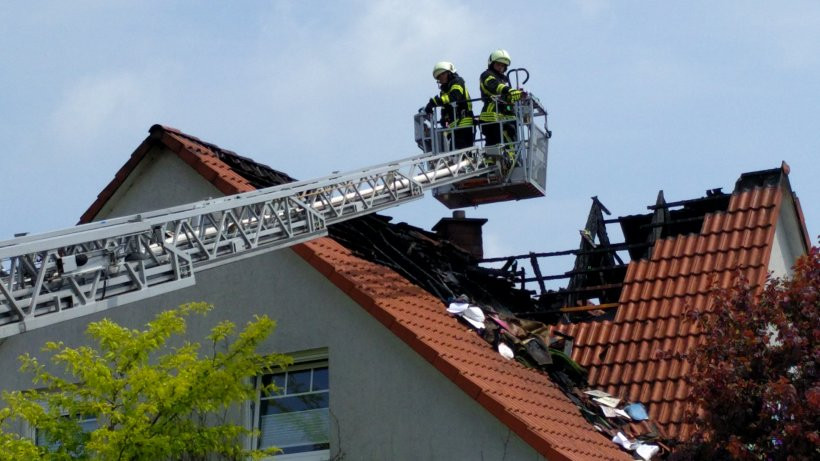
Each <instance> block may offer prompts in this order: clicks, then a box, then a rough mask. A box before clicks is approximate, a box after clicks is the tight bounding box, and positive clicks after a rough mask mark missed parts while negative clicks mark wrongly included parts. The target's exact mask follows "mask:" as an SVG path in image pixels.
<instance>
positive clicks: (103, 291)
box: [0, 98, 549, 338]
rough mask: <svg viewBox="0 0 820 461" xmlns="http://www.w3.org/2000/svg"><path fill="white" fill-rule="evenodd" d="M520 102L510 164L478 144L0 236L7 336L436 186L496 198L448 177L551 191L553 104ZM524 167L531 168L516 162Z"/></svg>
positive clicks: (172, 285)
mask: <svg viewBox="0 0 820 461" xmlns="http://www.w3.org/2000/svg"><path fill="white" fill-rule="evenodd" d="M515 113H516V115H515V118H516V120H515V123H516V126H517V130H518V131H519V134H518V139H517V141H516V143H515V146H516V147H515V151H516V164H515V167H514V168H513V169H512V170H506V171H504V168H503V167H502V166H501V165H500V162H496V163H495V164H493V165H492V166H490V165H489V164H488V162H487V161H486V159H487V158H489V157H493V158H494V159H497V158H499V157H500V153H499V146H489V147H486V148H485V147H483V146H481V145H480V144H479V146H477V147H474V148H467V149H461V150H455V151H452V152H441V151H439V150H436V151H434V152H432V153H428V154H426V155H421V156H416V157H410V158H406V159H404V160H399V161H396V162H391V163H386V164H382V165H377V166H373V167H370V168H365V169H362V170H358V171H353V172H349V173H345V174H334V175H331V176H326V177H324V178H319V179H315V180H308V181H298V182H293V183H288V184H283V185H280V186H275V187H270V188H267V189H260V190H256V191H252V192H248V193H243V194H237V195H232V196H229V197H223V198H219V199H213V200H204V201H200V202H194V203H190V204H186V205H180V206H176V207H171V208H165V209H162V210H156V211H151V212H146V213H141V214H137V215H132V216H125V217H121V218H114V219H108V220H105V221H99V222H94V223H89V224H83V225H80V226H77V227H73V228H70V229H65V230H60V231H55V232H48V233H44V234H39V235H33V236H25V237H20V238H16V239H13V240H6V241H0V338H6V337H9V336H13V335H16V334H19V333H22V332H25V331H28V330H31V329H34V328H39V327H43V326H47V325H51V324H54V323H57V322H61V321H64V320H68V319H72V318H76V317H80V316H83V315H88V314H92V313H94V312H98V311H101V310H104V309H108V308H110V307H115V306H119V305H123V304H127V303H130V302H134V301H137V300H140V299H144V298H147V297H150V296H155V295H159V294H162V293H166V292H169V291H173V290H177V289H180V288H183V287H187V286H190V285H193V284H194V283H195V278H194V273H195V271H198V270H203V269H206V268H208V267H213V266H216V265H219V264H224V263H225V262H227V261H233V260H236V259H241V258H246V257H249V256H252V255H255V254H259V253H262V252H266V251H272V250H276V249H279V248H284V247H288V246H291V245H295V244H297V243H300V242H304V241H307V240H311V239H314V238H317V237H321V236H324V235H327V226H329V225H331V224H335V223H339V222H342V221H345V220H348V219H352V218H356V217H360V216H363V215H366V214H369V213H373V212H376V211H379V210H383V209H385V208H390V207H393V206H396V205H400V204H402V203H405V202H408V201H411V200H415V199H418V198H421V197H422V195H423V194H424V191H426V190H429V189H436V188H438V189H439V190H445V193H443V194H441V195H440V196H439V197H438V198H439V199H440V200H442V196H444V195H447V196H450V195H452V196H458V197H460V198H458V202H457V204H459V206H467V205H470V204H473V205H474V204H478V203H487V202H490V201H497V200H496V199H494V198H492V197H490V196H489V195H488V192H487V191H486V190H485V189H488V188H487V187H479V188H478V189H476V190H477V193H479V194H483V195H482V197H481V198H480V199H476V200H465V199H464V198H463V194H464V190H463V189H461V190H457V191H456V190H454V191H450V190H448V189H445V188H444V186H448V185H451V184H455V183H465V180H467V179H471V178H474V177H477V176H486V177H488V178H489V177H495V178H498V177H501V178H502V179H501V185H502V186H503V184H506V183H510V184H513V185H514V184H515V183H524V184H525V185H526V184H530V183H531V184H535V186H537V187H536V189H538V192H539V194H540V196H543V193H544V190H543V188H544V186H545V185H546V183H545V181H546V155H547V140H548V138H549V131H548V130H546V121H545V122H544V127H543V129H542V128H540V127H539V126H537V125H536V122H535V118H536V117H543V119H544V120H546V111H545V110H544V109H543V107H541V105H540V103H538V100H537V98H528V99H527V100H526V101H521V102H519V103H517V104H516V111H515ZM417 123H419V121H418V120H417ZM432 133H433V135H435V136H436V137H438V136H447V133H444V132H440V130H434V131H433V132H432ZM518 170H525V171H526V175H524V176H523V177H522V178H519V177H518V176H516V175H515V174H511V173H514V172H516V171H518ZM519 176H520V175H519ZM493 187H496V186H493ZM468 193H469V192H468ZM492 194H496V195H498V193H497V192H492ZM507 195H510V194H507ZM487 197H490V198H491V199H488V198H487ZM510 197H512V198H514V199H518V198H521V196H520V195H510ZM524 198H526V197H524ZM507 199H509V198H507ZM443 201H444V202H445V204H448V206H452V205H453V204H456V202H452V203H449V202H447V201H446V200H443ZM462 203H463V204H462Z"/></svg>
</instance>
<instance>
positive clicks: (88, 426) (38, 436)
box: [34, 415, 98, 458]
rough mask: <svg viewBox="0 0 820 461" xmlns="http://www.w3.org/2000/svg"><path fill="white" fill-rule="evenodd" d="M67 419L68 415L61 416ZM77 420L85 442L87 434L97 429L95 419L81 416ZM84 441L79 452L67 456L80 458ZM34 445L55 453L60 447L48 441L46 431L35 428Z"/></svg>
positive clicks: (56, 442)
mask: <svg viewBox="0 0 820 461" xmlns="http://www.w3.org/2000/svg"><path fill="white" fill-rule="evenodd" d="M68 417H69V416H68V415H64V416H63V418H68ZM77 418H78V420H77V422H78V423H79V424H80V429H81V430H82V434H83V439H84V440H85V441H87V439H86V437H88V434H89V433H91V432H92V431H94V430H96V429H97V427H98V425H97V418H96V417H95V416H87V415H81V416H78V417H77ZM85 441H83V442H82V443H81V444H80V448H79V450H80V451H79V452H74V453H70V454H69V455H70V456H71V457H73V458H75V457H76V458H79V457H81V456H82V455H83V453H82V451H84V450H83V448H82V445H84V444H85ZM34 443H35V445H37V446H38V447H48V448H49V451H55V450H56V449H57V448H58V447H59V446H60V442H58V441H53V442H52V441H49V440H48V434H47V433H46V431H44V430H41V429H37V428H34Z"/></svg>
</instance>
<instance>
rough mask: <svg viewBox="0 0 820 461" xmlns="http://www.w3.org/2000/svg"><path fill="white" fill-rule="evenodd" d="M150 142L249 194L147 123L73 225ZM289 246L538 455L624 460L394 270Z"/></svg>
mask: <svg viewBox="0 0 820 461" xmlns="http://www.w3.org/2000/svg"><path fill="white" fill-rule="evenodd" d="M155 142H161V143H162V144H163V145H164V146H166V147H168V148H169V149H170V150H171V151H173V152H175V153H177V154H178V155H179V156H180V158H182V159H183V160H185V161H186V162H187V163H189V164H190V165H191V166H192V167H193V168H194V169H195V170H196V171H198V172H199V173H200V174H201V175H202V176H203V177H204V178H205V179H206V180H208V181H210V182H212V183H213V184H214V185H216V186H217V187H218V188H219V189H220V191H222V192H223V193H225V194H226V195H229V194H236V193H240V192H246V191H249V190H253V189H254V187H253V186H252V185H251V184H250V183H248V182H247V181H245V180H244V179H242V176H240V175H239V174H237V173H236V172H234V171H233V170H232V169H231V168H230V167H229V166H228V165H227V164H225V163H224V162H222V161H220V160H219V158H218V157H217V156H216V155H214V152H213V151H212V150H211V148H210V147H209V146H210V144H207V143H202V142H200V141H199V140H198V139H196V138H193V137H192V136H189V135H186V134H183V133H181V132H179V131H177V130H175V129H173V128H168V127H163V126H160V125H155V126H154V127H152V128H151V136H149V138H148V139H146V140H145V141H144V142H143V143H142V144H140V146H139V147H138V148H137V149H136V150H135V151H134V153H133V154H132V156H131V158H130V159H129V161H128V162H127V163H126V164H125V166H123V167H122V168H121V169H120V172H118V174H117V175H116V177H115V178H114V180H113V181H112V182H111V184H109V185H108V187H106V188H105V190H104V191H103V192H102V193H101V194H100V196H99V197H98V199H97V200H96V201H95V202H94V204H92V205H91V207H90V208H89V209H88V211H86V212H85V214H83V216H82V219H81V222H89V221H91V220H93V219H94V216H95V215H96V214H97V213H99V211H100V209H102V207H103V205H104V204H105V202H106V201H107V200H109V199H110V198H111V196H112V195H113V193H114V191H116V189H117V188H118V187H119V186H120V185H121V184H122V182H123V181H124V180H125V178H126V177H127V176H128V174H129V173H130V172H131V171H133V169H134V168H135V167H136V165H137V164H138V163H139V161H140V160H142V158H143V157H144V156H145V155H146V153H147V152H148V150H150V147H152V146H153V145H154V143H155ZM292 248H293V249H294V251H295V252H296V253H297V254H299V255H300V256H301V257H302V258H304V259H305V261H307V262H308V263H309V264H310V265H311V266H313V267H314V268H315V269H316V270H318V271H319V272H320V273H322V274H323V275H325V276H326V277H327V278H328V279H329V280H330V281H331V282H333V283H334V284H335V285H336V286H337V287H339V288H340V289H341V290H342V291H343V292H345V293H346V294H347V295H348V296H350V298H351V299H353V300H354V301H355V302H357V303H358V304H359V305H361V306H362V308H363V309H365V310H366V311H367V312H368V313H370V314H371V315H372V316H373V317H374V318H376V319H377V320H378V321H379V322H381V323H382V324H383V325H384V326H385V327H386V328H388V329H389V330H390V331H392V332H393V333H394V334H396V336H397V337H399V338H400V339H401V340H402V341H404V342H405V343H406V344H407V345H409V346H410V347H411V348H412V349H413V350H415V351H416V352H418V354H419V355H420V356H421V357H423V358H424V359H425V360H427V361H428V362H430V363H431V364H432V365H433V366H434V367H435V368H436V369H438V370H439V371H440V372H441V373H442V374H444V375H445V376H446V377H447V378H449V379H450V380H451V381H452V382H453V383H455V384H456V385H457V386H458V387H459V388H461V389H462V391H464V392H465V393H467V395H469V396H470V397H471V398H473V399H475V400H476V401H477V402H478V403H479V404H480V405H482V406H483V407H484V408H486V409H487V410H488V411H489V412H490V413H491V414H493V415H494V416H495V417H496V418H498V419H499V420H500V421H501V422H502V423H504V424H505V425H506V426H507V427H509V428H510V429H511V430H512V431H513V432H515V433H516V434H517V435H518V436H519V437H521V438H522V439H523V440H524V441H526V442H527V443H528V444H530V446H532V447H533V448H534V449H535V450H536V451H538V452H539V453H540V454H541V455H543V456H544V457H546V458H548V459H555V460H592V459H600V460H617V459H623V460H629V459H632V458H631V457H630V456H629V455H627V454H626V453H625V452H623V451H621V450H620V449H618V448H617V446H616V445H615V444H614V443H612V442H611V441H609V440H608V439H607V438H606V437H605V436H603V435H601V434H599V433H598V432H596V431H595V430H594V429H593V428H592V426H591V425H590V424H589V423H588V422H587V421H586V420H585V419H584V418H583V417H582V416H581V414H580V411H579V409H578V407H577V406H576V405H575V404H573V403H572V402H570V400H569V399H568V398H567V397H566V396H565V395H564V394H563V393H562V391H561V390H560V389H559V388H558V387H557V386H556V385H555V384H554V383H553V382H552V381H551V380H550V378H549V377H548V376H547V375H545V374H542V373H540V372H538V371H535V370H532V369H528V368H525V367H523V366H522V365H520V364H518V363H517V362H514V361H507V360H505V359H504V358H502V357H501V355H500V354H498V353H496V352H495V351H494V350H493V349H492V347H491V346H490V345H489V344H488V343H487V342H485V341H484V340H483V339H481V338H480V337H479V336H478V335H477V334H475V333H474V332H473V331H471V330H470V329H469V328H467V327H466V326H464V325H462V324H461V323H459V322H458V321H457V320H456V319H455V318H453V317H451V316H449V315H448V314H447V313H446V310H445V308H444V306H443V305H442V304H441V302H440V301H439V300H438V299H437V298H435V297H433V296H432V295H430V294H429V293H427V292H426V291H424V290H423V289H421V288H420V287H418V286H415V285H413V284H412V283H411V282H409V281H408V280H406V279H405V278H403V277H401V276H400V275H399V274H398V273H396V272H395V271H393V270H391V269H389V268H387V267H384V266H380V265H377V264H375V263H371V262H368V261H365V260H363V259H361V258H358V257H356V256H354V255H353V254H352V253H351V252H350V251H349V250H348V249H347V248H345V247H343V246H342V245H340V244H339V243H337V242H335V241H334V240H332V239H330V238H319V239H316V240H313V241H310V242H307V243H303V244H299V245H296V246H294V247H292Z"/></svg>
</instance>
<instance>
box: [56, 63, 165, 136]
mask: <svg viewBox="0 0 820 461" xmlns="http://www.w3.org/2000/svg"><path fill="white" fill-rule="evenodd" d="M150 86H151V85H150V84H149V83H147V80H146V79H142V78H139V77H138V76H137V75H135V74H132V73H117V74H107V75H97V76H90V77H85V78H83V79H81V80H80V81H78V82H76V83H74V84H73V85H71V86H70V87H69V88H68V89H67V90H66V91H65V92H64V94H63V96H62V98H61V100H60V102H59V103H58V105H57V107H56V109H55V110H54V111H53V112H52V114H51V128H52V130H53V132H54V134H55V136H56V138H57V141H58V143H64V144H65V145H66V147H68V148H69V149H72V150H77V149H78V148H81V147H83V146H86V145H93V143H94V140H96V139H98V138H99V137H100V136H101V135H102V134H103V132H105V131H109V130H111V129H117V128H125V129H133V126H135V123H134V122H135V121H139V122H143V120H144V119H145V118H146V115H147V114H148V113H149V112H150V111H151V108H152V106H155V105H156V101H157V96H156V95H154V94H153V92H152V91H151V88H150ZM136 126H139V124H136Z"/></svg>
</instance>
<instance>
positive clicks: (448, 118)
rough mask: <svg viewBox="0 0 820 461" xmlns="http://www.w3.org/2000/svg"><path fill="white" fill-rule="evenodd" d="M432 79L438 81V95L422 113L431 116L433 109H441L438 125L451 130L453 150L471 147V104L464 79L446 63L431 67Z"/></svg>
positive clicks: (454, 67) (454, 68)
mask: <svg viewBox="0 0 820 461" xmlns="http://www.w3.org/2000/svg"><path fill="white" fill-rule="evenodd" d="M433 78H434V79H436V80H438V86H439V89H440V91H439V95H438V96H433V97H432V98H430V101H429V102H428V103H427V105H426V106H425V107H424V111H425V112H427V113H428V114H432V113H433V108H434V107H441V108H442V109H441V120H439V123H440V124H441V126H443V127H449V128H453V141H454V142H453V144H454V147H455V149H464V148H466V147H472V146H473V143H474V140H475V131H474V128H473V103H472V102H471V101H470V93H469V92H468V91H467V86H466V85H465V84H464V79H463V78H461V77H460V76H459V75H458V73H456V66H454V65H453V63H451V62H447V61H441V62H437V63H436V65H435V66H433Z"/></svg>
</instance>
